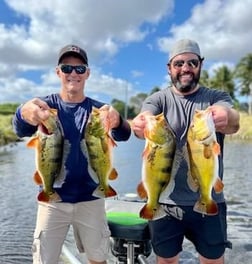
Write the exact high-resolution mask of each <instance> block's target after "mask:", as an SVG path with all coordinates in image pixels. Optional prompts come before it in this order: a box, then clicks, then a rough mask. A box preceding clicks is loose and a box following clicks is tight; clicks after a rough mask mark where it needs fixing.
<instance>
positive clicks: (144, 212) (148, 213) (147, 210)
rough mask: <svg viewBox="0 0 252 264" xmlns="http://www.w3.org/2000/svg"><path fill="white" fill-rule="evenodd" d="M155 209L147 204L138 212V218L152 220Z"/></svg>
mask: <svg viewBox="0 0 252 264" xmlns="http://www.w3.org/2000/svg"><path fill="white" fill-rule="evenodd" d="M156 210H157V208H152V207H150V206H149V205H148V204H145V205H144V206H143V208H142V209H141V210H140V213H139V216H140V217H141V218H144V219H148V220H152V219H153V217H154V215H155V211H156Z"/></svg>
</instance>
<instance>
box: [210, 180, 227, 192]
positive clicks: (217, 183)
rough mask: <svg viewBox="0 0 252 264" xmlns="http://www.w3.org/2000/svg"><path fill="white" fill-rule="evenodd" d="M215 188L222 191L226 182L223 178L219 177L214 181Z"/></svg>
mask: <svg viewBox="0 0 252 264" xmlns="http://www.w3.org/2000/svg"><path fill="white" fill-rule="evenodd" d="M213 187H214V190H215V192H216V193H221V192H222V190H223V188H224V183H223V182H222V180H221V179H220V178H219V177H218V178H217V179H216V181H215V183H214V186H213Z"/></svg>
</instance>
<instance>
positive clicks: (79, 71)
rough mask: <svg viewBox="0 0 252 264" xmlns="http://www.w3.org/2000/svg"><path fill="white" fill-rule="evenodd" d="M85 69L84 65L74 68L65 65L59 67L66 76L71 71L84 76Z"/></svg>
mask: <svg viewBox="0 0 252 264" xmlns="http://www.w3.org/2000/svg"><path fill="white" fill-rule="evenodd" d="M87 68H88V67H87V66H86V65H76V66H72V65H67V64H62V65H60V69H61V71H62V72H63V73H67V74H70V73H71V72H72V71H73V70H75V72H76V73H77V74H84V73H85V72H86V70H87Z"/></svg>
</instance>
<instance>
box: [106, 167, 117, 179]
mask: <svg viewBox="0 0 252 264" xmlns="http://www.w3.org/2000/svg"><path fill="white" fill-rule="evenodd" d="M117 177H118V173H117V171H116V169H115V168H113V169H112V170H111V172H110V174H109V177H108V178H109V180H115V179H116V178H117Z"/></svg>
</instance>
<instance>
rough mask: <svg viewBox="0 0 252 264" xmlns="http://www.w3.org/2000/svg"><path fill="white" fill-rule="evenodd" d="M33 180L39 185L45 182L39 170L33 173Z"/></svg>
mask: <svg viewBox="0 0 252 264" xmlns="http://www.w3.org/2000/svg"><path fill="white" fill-rule="evenodd" d="M33 180H34V182H35V183H36V184H38V185H42V184H43V181H42V178H41V177H40V175H39V173H38V171H35V173H34V175H33Z"/></svg>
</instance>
